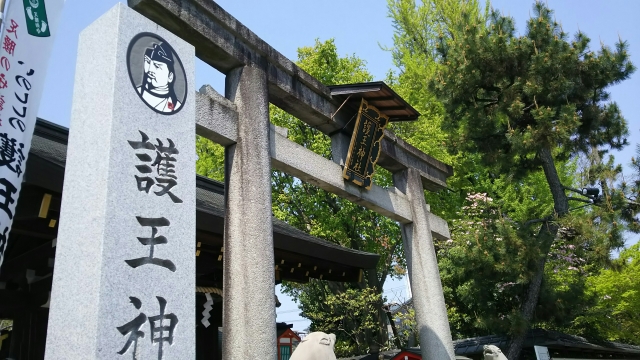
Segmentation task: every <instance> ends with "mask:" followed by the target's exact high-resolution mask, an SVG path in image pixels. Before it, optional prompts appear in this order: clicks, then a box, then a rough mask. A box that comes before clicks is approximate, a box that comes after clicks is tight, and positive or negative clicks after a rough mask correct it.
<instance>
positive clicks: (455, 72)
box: [389, 0, 640, 337]
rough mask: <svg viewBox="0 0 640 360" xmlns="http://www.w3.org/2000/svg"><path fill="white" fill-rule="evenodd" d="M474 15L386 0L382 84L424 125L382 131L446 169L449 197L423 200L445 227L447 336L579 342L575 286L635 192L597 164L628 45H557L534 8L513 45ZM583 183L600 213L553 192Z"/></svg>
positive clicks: (582, 300)
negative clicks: (525, 333)
mask: <svg viewBox="0 0 640 360" xmlns="http://www.w3.org/2000/svg"><path fill="white" fill-rule="evenodd" d="M478 5H479V4H478V3H477V2H474V1H464V2H455V1H448V0H424V1H422V3H421V4H420V5H418V6H416V3H415V1H412V0H390V1H389V11H390V16H391V17H392V19H393V21H394V25H395V29H396V31H395V35H394V45H395V46H394V48H393V49H392V51H393V56H394V61H395V62H396V65H397V66H398V68H399V69H400V73H399V74H398V75H395V74H391V75H390V77H389V79H390V82H391V84H392V85H393V86H394V89H395V90H396V91H398V92H399V93H400V94H401V95H402V96H403V97H405V98H407V99H409V103H411V104H413V105H414V106H416V108H417V109H418V110H419V111H420V112H421V113H422V114H423V117H422V118H421V119H420V120H419V121H417V122H415V123H413V124H406V125H401V126H396V127H394V131H396V133H398V134H401V136H403V137H405V138H406V139H407V140H408V141H409V142H410V143H412V144H413V145H414V146H416V147H418V148H419V149H421V150H423V151H425V152H426V153H428V154H430V155H433V156H435V157H436V158H438V159H440V160H443V161H445V162H448V163H450V164H452V165H453V166H454V169H455V170H456V174H455V175H454V176H453V177H452V178H450V179H449V181H448V184H449V188H450V189H451V190H448V191H443V192H440V193H438V194H427V201H428V202H429V203H430V204H431V206H432V210H433V211H434V212H436V213H438V214H439V215H440V216H443V217H444V218H445V219H447V220H448V222H449V224H450V227H451V233H452V239H451V240H450V241H448V242H446V243H439V244H437V247H438V257H439V266H440V271H441V276H442V281H443V288H444V290H445V297H446V301H447V305H448V311H449V320H450V323H451V326H452V333H453V334H454V337H469V336H475V335H487V334H494V333H500V332H511V333H521V332H522V330H524V329H526V328H527V327H528V326H530V325H531V324H537V325H538V326H544V327H547V328H554V329H558V330H572V331H573V332H574V333H582V334H586V331H584V330H585V329H586V328H585V327H582V328H580V329H579V328H578V327H577V326H576V323H575V321H574V320H575V319H576V318H579V317H580V316H582V314H584V313H585V311H586V309H589V308H590V307H591V306H592V305H593V304H594V301H593V297H592V296H591V295H589V293H588V292H586V290H585V289H587V288H588V286H589V285H588V281H587V279H588V278H589V276H591V275H593V274H595V273H597V272H598V271H599V269H601V268H602V266H603V265H607V264H608V263H609V262H610V258H609V253H610V251H611V249H615V248H617V247H619V246H621V244H622V243H623V239H622V235H623V231H624V229H629V228H633V226H634V224H635V225H637V221H635V220H634V218H633V216H634V215H635V214H636V212H637V210H638V207H640V206H638V205H635V207H634V206H630V205H629V199H630V198H632V199H635V197H636V194H638V193H640V192H637V191H636V190H635V189H637V188H640V186H634V184H630V185H628V188H626V189H625V188H622V189H621V188H618V187H617V185H618V184H619V183H620V177H621V168H620V166H619V165H616V164H615V163H614V162H613V159H612V158H608V159H605V158H604V155H605V153H606V150H607V148H616V149H617V148H620V147H622V146H624V145H625V144H626V140H625V138H624V137H625V136H626V134H627V128H626V123H625V121H624V118H623V117H622V115H621V113H620V111H619V109H618V108H617V106H616V105H615V103H613V102H611V101H610V98H609V94H608V93H607V91H606V90H607V88H608V87H609V86H611V85H613V84H616V83H618V82H620V81H623V80H624V79H626V78H628V77H629V75H630V74H631V73H632V72H633V71H634V67H633V65H632V64H631V63H630V62H629V58H628V53H627V44H626V43H624V42H622V41H620V42H619V43H618V44H617V45H616V48H615V50H611V49H608V48H606V47H604V46H603V47H602V48H601V49H600V51H598V52H594V51H591V50H590V49H589V46H588V45H589V39H588V38H587V37H586V36H585V35H584V34H578V35H577V36H576V38H575V40H574V41H569V40H568V39H567V35H566V34H565V33H563V32H562V29H561V28H560V26H559V25H558V23H557V22H555V20H554V19H553V16H552V12H551V11H550V10H549V9H548V8H547V7H546V6H544V5H542V4H541V3H536V5H535V7H534V16H533V17H532V19H531V20H530V21H529V23H528V29H527V32H526V34H525V35H524V36H516V35H515V31H514V24H513V20H512V19H510V18H507V17H502V16H500V14H499V13H498V12H496V11H493V12H491V14H489V12H488V8H485V11H484V12H482V11H481V10H480V8H479V6H478ZM487 6H488V4H487ZM427 84H429V85H430V86H426V85H427ZM446 150H448V151H446ZM545 150H548V152H547V153H550V155H551V156H550V157H547V158H546V160H548V161H547V166H546V170H547V172H546V173H545V172H543V171H542V165H543V163H542V161H541V159H542V158H541V154H542V153H543V152H544V151H545ZM552 169H555V171H552ZM638 184H640V181H639V182H638ZM593 185H596V186H598V187H599V188H600V190H601V194H602V196H601V197H600V198H598V199H596V200H597V204H596V205H598V206H593V205H586V204H585V203H584V201H587V200H586V199H585V198H584V197H581V196H579V195H577V196H576V195H575V194H574V196H572V197H568V196H567V195H566V194H565V193H564V189H563V187H564V186H568V187H577V188H581V187H583V186H593ZM551 188H553V189H555V190H554V191H555V192H552V191H550V189H551ZM479 194H480V195H479ZM574 197H577V198H579V200H582V201H578V200H574V199H573V198H574ZM487 199H491V200H490V201H489V200H487ZM587 202H589V201H587ZM460 209H462V210H460ZM559 209H560V210H562V212H561V213H558V211H559ZM563 209H564V210H563ZM558 214H559V215H560V216H559V217H558V216H556V215H558ZM550 229H553V231H550ZM541 234H542V235H544V236H542V237H541ZM549 235H551V236H549ZM549 238H550V239H551V240H550V241H549V240H545V239H549ZM542 240H544V241H542ZM541 258H543V259H546V264H545V266H544V268H542V270H543V271H544V277H543V279H544V280H543V282H542V285H541V288H540V289H539V290H535V291H536V294H539V296H536V297H535V300H536V301H537V304H533V305H534V307H533V309H535V312H534V314H535V316H533V317H531V318H527V317H526V316H524V315H523V313H522V312H521V306H522V304H523V303H525V302H526V301H525V300H526V295H527V293H528V292H529V291H530V290H531V288H530V286H531V285H530V284H531V283H532V279H533V278H535V275H536V273H539V271H541V270H539V269H540V268H539V266H537V264H538V263H539V259H541Z"/></svg>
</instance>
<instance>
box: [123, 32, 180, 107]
mask: <svg viewBox="0 0 640 360" xmlns="http://www.w3.org/2000/svg"><path fill="white" fill-rule="evenodd" d="M127 69H128V70H129V78H130V79H131V84H132V85H133V88H134V90H135V91H136V93H137V94H138V97H140V100H142V102H144V103H145V104H146V105H147V106H148V107H149V108H150V109H151V110H153V111H155V112H157V113H159V114H163V115H173V114H175V113H177V112H178V111H180V110H181V109H182V105H183V104H184V102H185V100H186V98H187V77H186V76H185V73H184V67H183V66H182V61H180V58H179V57H178V54H176V52H175V51H174V50H173V47H171V45H170V44H169V43H168V42H166V41H165V40H164V39H163V38H161V37H160V36H158V35H156V34H152V33H146V32H145V33H140V34H138V35H136V36H134V37H133V39H132V40H131V42H130V43H129V48H128V49H127Z"/></svg>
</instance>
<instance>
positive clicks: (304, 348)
mask: <svg viewBox="0 0 640 360" xmlns="http://www.w3.org/2000/svg"><path fill="white" fill-rule="evenodd" d="M335 345H336V336H335V335H334V334H325V333H323V332H319V331H318V332H312V333H311V334H309V335H307V336H306V337H305V338H304V339H302V341H301V342H300V345H298V347H297V348H296V350H295V351H294V352H293V355H291V358H290V360H336V354H335V353H334V352H333V348H334V346H335Z"/></svg>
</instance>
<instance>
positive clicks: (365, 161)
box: [342, 99, 389, 190]
mask: <svg viewBox="0 0 640 360" xmlns="http://www.w3.org/2000/svg"><path fill="white" fill-rule="evenodd" d="M388 123H389V117H388V116H386V115H384V114H382V113H380V111H378V109H376V108H375V107H373V106H371V105H369V104H368V103H367V101H366V100H365V99H362V102H361V103H360V110H359V111H358V119H357V120H356V126H355V128H354V129H353V135H352V136H351V145H350V146H349V153H348V154H347V165H346V166H345V167H344V171H343V172H342V176H343V177H344V178H345V179H346V180H348V181H351V182H353V183H354V184H356V185H358V186H362V187H364V188H366V189H367V190H368V189H370V188H371V185H372V181H371V177H372V176H373V173H374V171H375V166H376V162H377V161H378V157H379V156H380V140H382V136H383V135H384V128H385V127H386V126H387V124H388Z"/></svg>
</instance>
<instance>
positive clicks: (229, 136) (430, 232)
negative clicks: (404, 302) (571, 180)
mask: <svg viewBox="0 0 640 360" xmlns="http://www.w3.org/2000/svg"><path fill="white" fill-rule="evenodd" d="M129 6H130V7H132V8H133V9H134V10H136V11H138V12H139V13H141V14H143V15H145V16H146V17H148V18H149V19H151V20H153V21H154V22H156V23H157V24H159V25H161V26H163V27H164V28H166V29H167V30H169V31H171V32H173V33H174V34H176V35H178V36H179V37H181V38H182V39H183V40H185V41H187V42H189V43H190V44H192V45H193V46H194V47H195V50H196V55H197V56H198V57H199V58H200V59H201V60H203V61H204V62H205V63H207V64H209V65H211V66H213V67H214V68H216V69H217V70H219V71H220V72H222V73H224V74H226V75H227V77H226V91H225V92H226V93H225V97H222V96H220V95H218V94H217V93H216V92H215V91H214V90H213V89H211V88H205V89H202V90H201V91H200V92H199V93H198V94H197V95H196V132H197V134H199V135H201V136H204V137H206V138H209V139H211V140H213V141H214V142H217V143H219V144H221V145H224V146H226V159H225V162H226V169H227V172H226V173H227V176H226V182H227V186H228V187H227V189H228V192H227V197H226V202H227V204H226V206H227V207H226V209H227V214H226V219H225V221H226V223H225V245H224V246H225V259H224V261H225V264H224V266H225V278H224V289H225V290H224V291H225V298H224V310H223V311H224V315H223V317H224V319H223V326H224V335H223V358H224V359H232V358H239V357H241V358H243V359H254V358H255V359H257V358H264V359H270V358H273V357H274V356H275V347H274V346H273V339H274V338H275V328H274V327H273V324H274V323H275V311H274V308H273V306H272V304H271V301H270V299H271V297H272V294H273V286H272V285H273V283H274V272H273V251H272V249H273V239H272V231H271V179H270V170H271V167H273V168H275V169H278V170H282V171H284V172H287V173H289V174H291V175H294V176H296V177H298V178H300V179H301V180H303V181H308V182H310V183H312V184H314V185H316V186H318V187H320V188H322V189H324V190H327V191H330V192H333V193H335V194H337V195H339V196H342V197H344V198H346V199H349V200H351V201H353V202H355V203H358V204H360V205H362V206H364V207H366V208H369V209H371V210H374V211H376V212H378V213H380V214H382V215H385V216H387V217H389V218H391V219H393V220H396V221H398V222H399V223H400V224H401V227H402V236H403V241H404V244H405V253H406V257H407V265H408V271H409V276H410V279H411V282H410V283H411V287H412V293H413V303H414V307H415V310H416V317H417V323H418V327H419V333H420V342H421V348H422V354H423V359H432V360H442V359H453V358H454V351H453V345H452V341H451V333H450V330H449V322H448V319H447V310H446V306H445V303H444V296H443V292H442V285H441V281H440V275H439V271H438V264H437V259H436V254H435V249H434V246H433V237H436V238H439V239H447V238H448V237H449V229H448V226H447V223H446V222H445V221H444V220H443V219H441V218H439V217H437V216H435V215H434V214H432V213H430V212H429V206H428V205H427V204H426V203H425V201H424V193H423V188H426V189H428V190H437V189H442V188H444V187H445V186H446V184H445V180H446V178H447V177H448V176H450V175H451V174H452V170H451V167H449V166H448V165H445V164H443V163H440V162H438V161H436V160H434V159H433V158H431V157H429V156H428V155H426V154H424V153H422V152H421V151H419V150H417V149H416V148H414V147H412V146H411V145H409V144H407V143H406V142H404V141H403V140H402V139H400V138H398V137H396V136H395V135H394V134H393V133H391V132H389V131H385V137H384V139H383V141H382V154H381V158H380V161H379V164H380V165H381V166H383V167H385V168H387V169H388V170H390V171H391V172H392V173H393V174H394V184H395V187H396V189H391V190H387V189H383V188H381V187H378V186H375V185H374V186H373V187H372V188H371V189H370V190H368V191H367V190H363V189H361V188H358V187H356V186H355V185H353V184H350V183H347V182H345V181H344V180H343V179H342V169H341V166H340V164H341V163H344V160H345V159H344V158H345V156H346V151H347V149H348V146H349V140H350V139H349V138H348V137H347V136H346V135H344V134H343V133H342V132H340V130H341V129H343V128H344V127H345V124H346V123H347V122H348V120H349V119H346V118H344V117H343V116H341V115H340V112H338V111H337V110H338V107H339V105H340V104H339V103H338V102H336V101H335V100H334V99H332V97H331V95H330V91H329V89H328V88H327V87H326V86H324V85H323V84H321V83H320V82H319V81H318V80H316V79H315V78H313V77H311V76H310V75H309V74H307V73H306V72H304V71H303V70H302V69H300V68H299V67H298V66H296V65H295V64H294V63H293V62H291V61H290V60H289V59H287V58H285V57H284V56H283V55H282V54H280V53H279V52H278V51H276V50H275V49H273V48H272V47H271V46H270V45H269V44H267V43H266V42H265V41H263V40H262V39H260V38H259V37H258V36H257V35H256V34H254V33H253V32H252V31H251V30H249V29H248V28H246V27H245V26H244V25H242V24H241V23H240V22H238V21H237V20H236V19H235V18H234V17H233V16H231V15H230V14H229V13H227V12H226V11H225V10H224V9H222V8H221V7H220V6H218V5H217V4H216V3H215V2H213V1H211V0H129ZM269 102H271V103H272V104H274V105H276V106H278V107H280V108H281V109H283V110H285V111H287V112H288V113H290V114H292V115H294V116H296V117H297V118H299V119H301V120H302V121H304V122H306V123H307V124H309V126H312V127H315V128H317V129H318V130H320V131H322V132H323V133H325V134H327V135H329V136H331V142H332V149H333V154H334V163H332V162H331V161H328V160H326V159H324V158H322V157H321V156H319V155H317V154H315V153H313V152H311V151H310V150H307V149H305V148H303V147H302V146H299V145H298V144H296V143H294V142H292V141H290V140H288V139H287V138H286V136H282V135H281V134H280V133H279V132H277V131H275V129H274V127H273V126H271V125H270V123H269V107H268V105H269ZM248 199H250V200H248ZM246 264H251V266H246ZM249 292H251V296H249V295H250V294H249ZM249 335H251V337H252V340H251V341H247V336H249Z"/></svg>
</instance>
